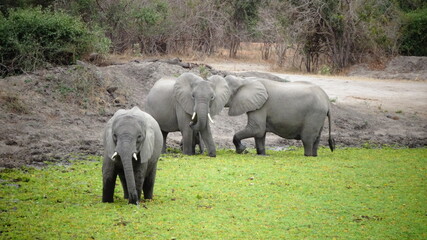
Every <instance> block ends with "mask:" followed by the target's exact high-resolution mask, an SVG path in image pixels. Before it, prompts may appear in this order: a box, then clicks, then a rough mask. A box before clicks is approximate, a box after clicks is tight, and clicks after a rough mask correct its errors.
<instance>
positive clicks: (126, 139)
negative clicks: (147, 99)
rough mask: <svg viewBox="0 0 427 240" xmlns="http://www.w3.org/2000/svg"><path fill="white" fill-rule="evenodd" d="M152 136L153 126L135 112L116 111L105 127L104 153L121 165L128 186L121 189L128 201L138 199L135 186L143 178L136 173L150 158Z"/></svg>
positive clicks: (132, 201) (138, 190)
mask: <svg viewBox="0 0 427 240" xmlns="http://www.w3.org/2000/svg"><path fill="white" fill-rule="evenodd" d="M138 110H139V109H138ZM119 111H120V110H119ZM154 138H155V133H154V129H152V128H150V127H148V126H147V123H146V122H144V119H143V118H142V117H141V116H139V115H136V114H122V115H117V116H116V117H115V118H114V119H113V122H112V124H111V128H107V129H106V135H105V139H104V141H105V143H104V144H105V151H106V153H105V154H106V157H109V158H110V160H111V161H113V162H114V164H113V165H115V166H117V165H119V166H120V168H123V171H124V176H125V180H126V186H127V191H126V189H124V191H125V196H126V195H128V197H129V203H131V204H137V203H138V201H139V196H140V195H141V189H138V187H137V186H136V182H138V181H142V179H138V176H135V173H136V172H139V171H140V167H141V164H147V162H148V161H149V159H150V158H151V156H152V154H153V149H154ZM122 183H123V181H122ZM123 187H124V188H125V186H123ZM126 193H127V194H126Z"/></svg>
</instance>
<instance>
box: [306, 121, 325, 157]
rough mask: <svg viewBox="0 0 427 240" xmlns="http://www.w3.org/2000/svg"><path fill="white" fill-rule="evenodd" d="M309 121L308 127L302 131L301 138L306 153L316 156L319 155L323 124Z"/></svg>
mask: <svg viewBox="0 0 427 240" xmlns="http://www.w3.org/2000/svg"><path fill="white" fill-rule="evenodd" d="M310 123H311V122H309V123H307V124H306V125H307V126H309V127H306V128H305V129H304V130H303V131H302V133H301V140H302V143H303V145H304V155H305V156H311V157H316V156H317V148H318V147H319V142H320V135H321V133H322V129H323V124H322V125H320V126H319V125H318V124H310Z"/></svg>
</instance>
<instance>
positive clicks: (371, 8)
mask: <svg viewBox="0 0 427 240" xmlns="http://www.w3.org/2000/svg"><path fill="white" fill-rule="evenodd" d="M8 2H11V1H6V5H7V4H9V6H11V7H15V6H14V4H15V5H17V4H18V3H19V4H20V5H19V6H20V7H22V5H25V3H27V4H28V5H34V4H36V3H37V2H38V0H20V1H15V2H14V4H13V3H8ZM12 2H13V1H12ZM47 2H49V4H47V5H48V6H50V7H51V8H52V9H55V10H62V11H66V12H68V13H69V14H71V15H74V16H76V17H78V18H81V19H82V20H83V21H84V22H86V23H87V24H88V25H89V27H90V28H94V27H101V28H102V29H103V30H104V31H105V35H106V36H107V37H108V38H109V39H110V40H111V42H112V45H111V49H110V50H111V51H112V52H116V53H123V52H126V51H132V52H133V53H140V54H144V55H153V54H154V55H155V54H184V55H185V54H195V53H196V54H206V55H210V54H213V53H215V52H216V51H217V50H218V48H226V49H228V50H229V56H230V57H236V56H238V51H239V49H240V43H241V42H245V41H250V42H260V43H262V47H261V49H260V50H261V51H260V54H262V58H263V59H274V60H275V61H276V63H277V64H278V65H279V66H284V65H285V64H287V65H292V66H294V67H297V68H300V69H304V70H306V71H309V72H311V71H317V70H319V69H322V68H326V69H327V70H328V71H339V70H341V69H342V68H345V67H347V66H349V65H351V64H354V63H357V62H363V61H367V60H381V59H384V58H387V57H389V56H393V55H396V54H399V53H403V54H415V55H426V53H425V49H427V48H426V46H425V41H426V40H425V39H426V35H427V34H426V32H427V29H426V17H425V16H426V14H425V13H426V11H425V8H426V4H425V3H424V1H423V0H352V1H348V0H244V1H243V0H227V1H226V0H49V1H47ZM44 6H46V4H44ZM4 8H5V7H4V5H3V6H1V9H2V10H3V9H4ZM420 9H421V10H420ZM423 9H424V10H423Z"/></svg>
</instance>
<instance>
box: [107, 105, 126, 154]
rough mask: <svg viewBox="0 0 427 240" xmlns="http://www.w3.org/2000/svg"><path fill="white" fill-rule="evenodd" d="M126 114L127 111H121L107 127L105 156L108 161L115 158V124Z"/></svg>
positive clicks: (112, 118)
mask: <svg viewBox="0 0 427 240" xmlns="http://www.w3.org/2000/svg"><path fill="white" fill-rule="evenodd" d="M125 113H126V110H124V109H119V110H118V111H117V112H115V113H114V115H113V116H112V117H111V118H110V120H108V122H107V125H106V126H105V129H104V156H105V157H106V158H108V159H111V156H113V154H114V152H115V149H116V144H114V141H113V123H114V121H116V119H117V117H119V116H121V115H123V114H125Z"/></svg>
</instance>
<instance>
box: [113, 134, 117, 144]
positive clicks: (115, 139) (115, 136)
mask: <svg viewBox="0 0 427 240" xmlns="http://www.w3.org/2000/svg"><path fill="white" fill-rule="evenodd" d="M113 141H114V142H117V135H116V134H113Z"/></svg>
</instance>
